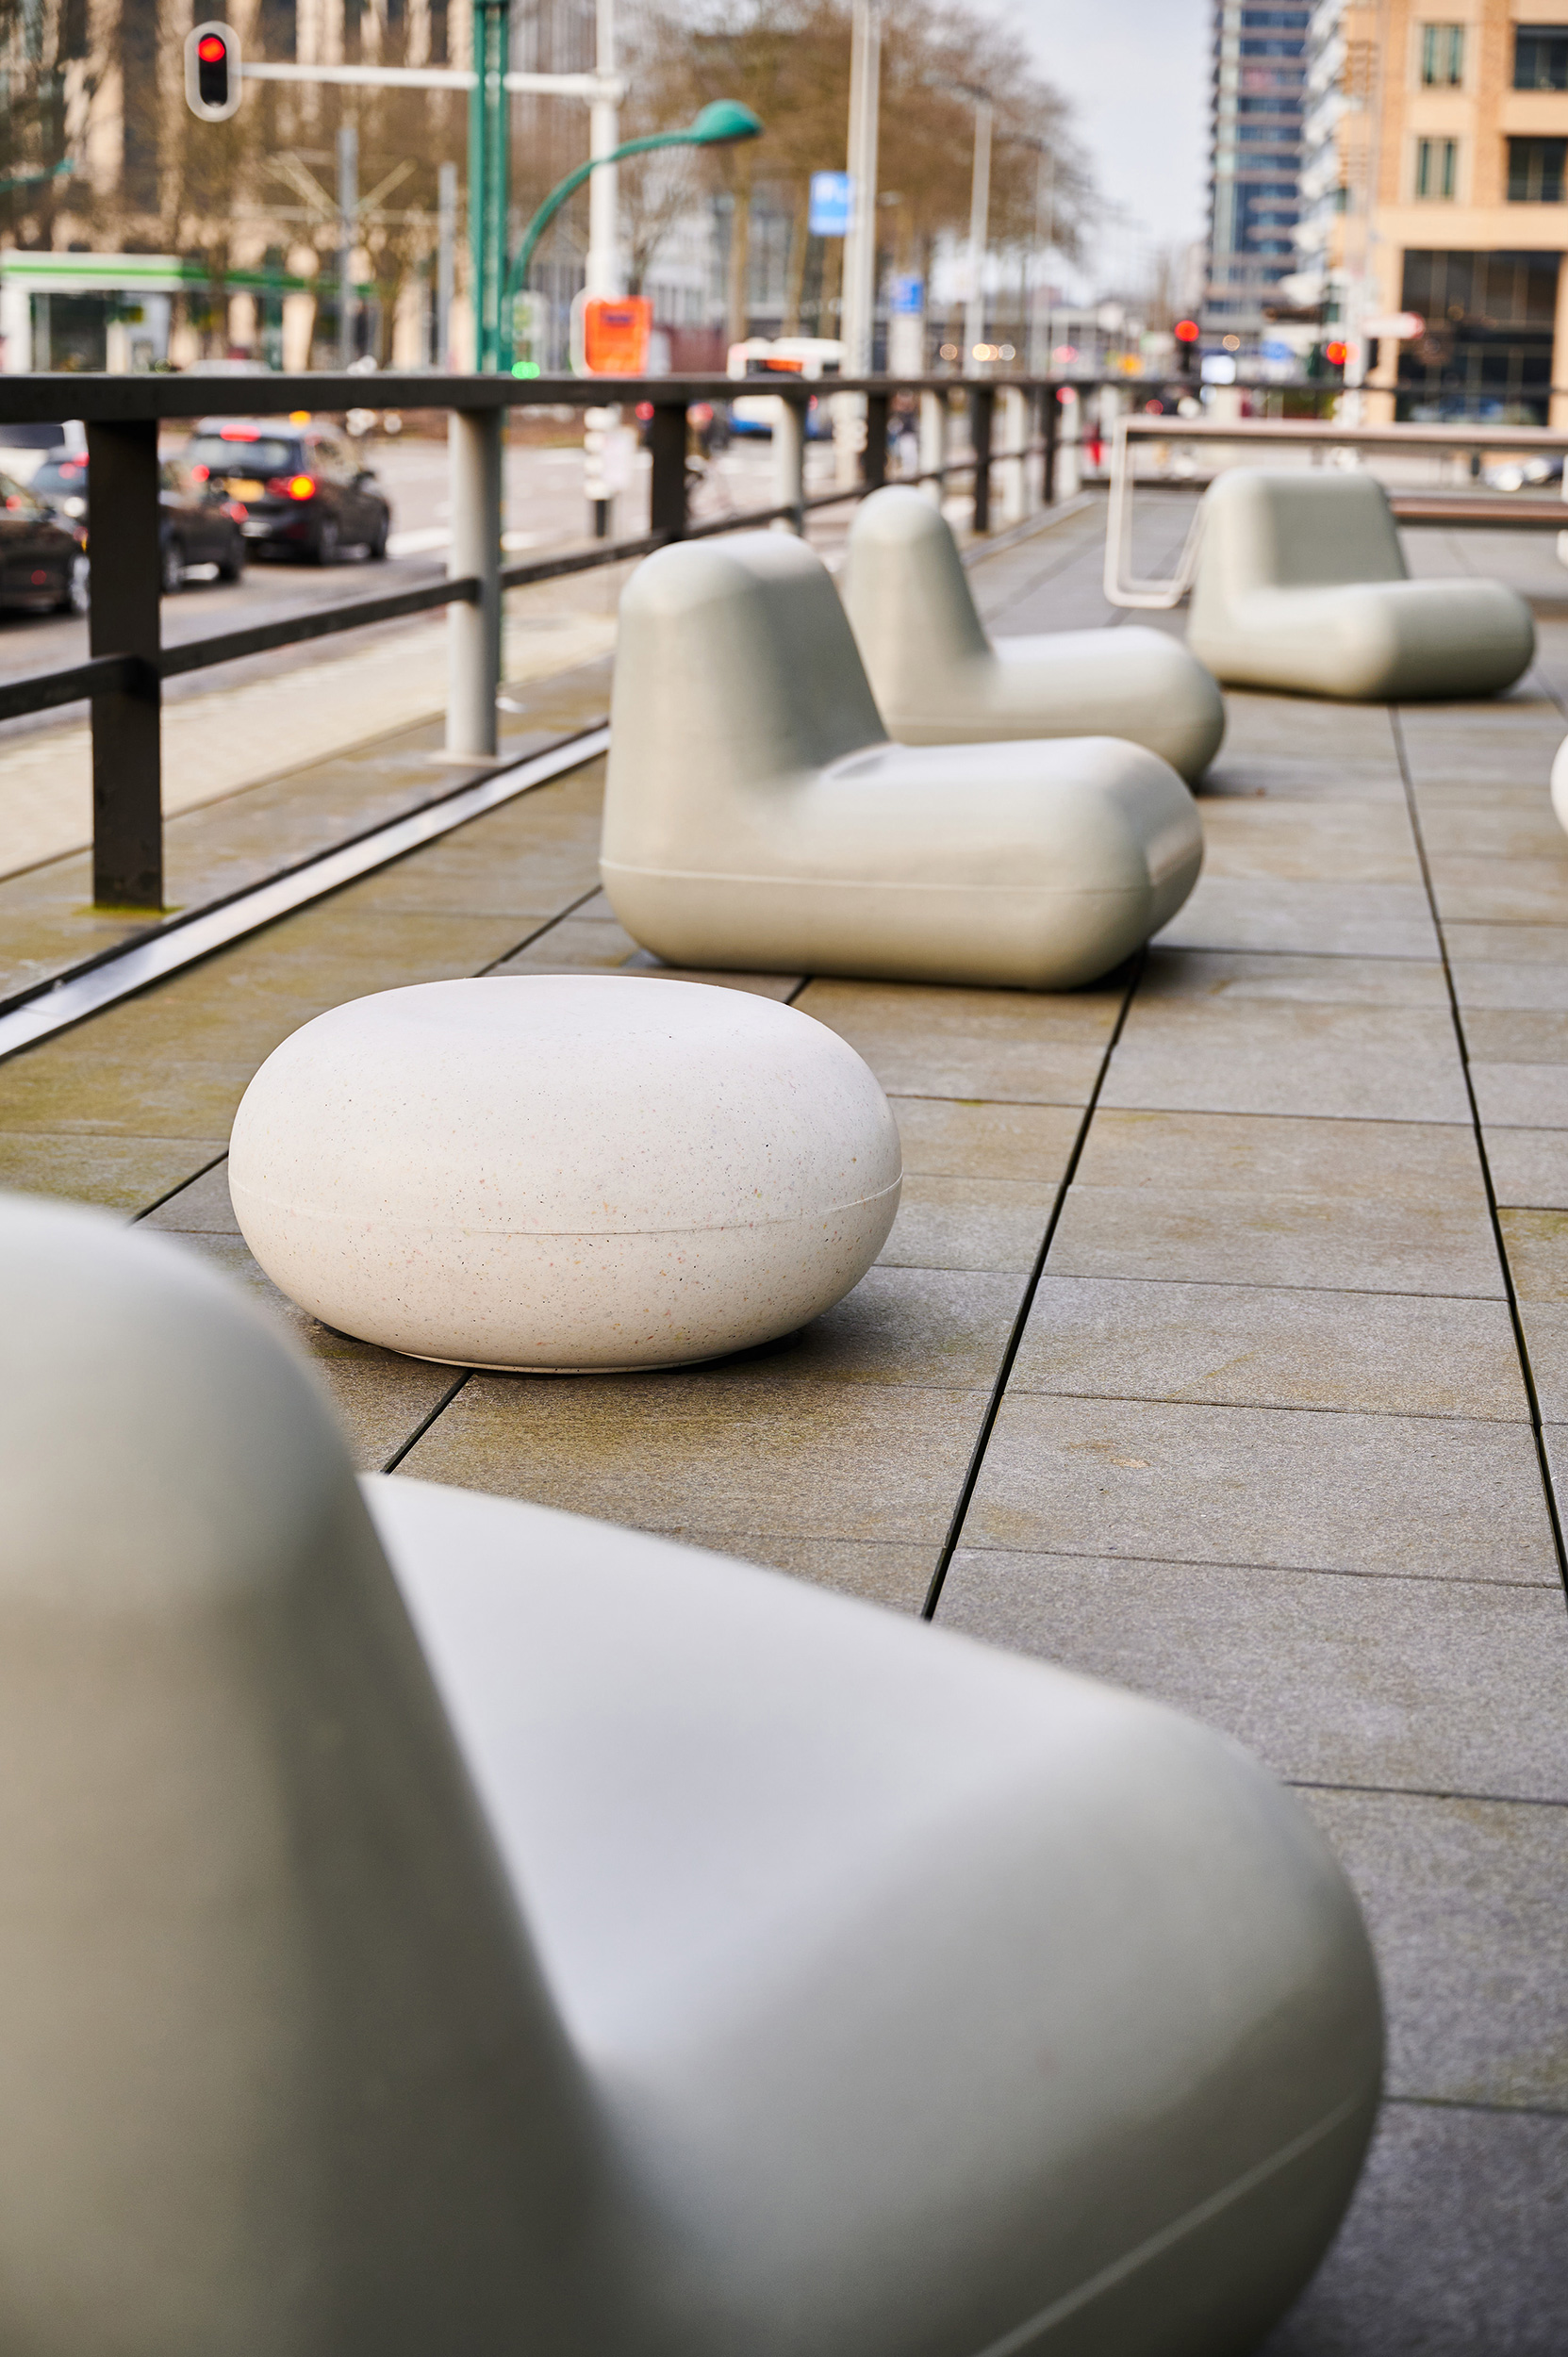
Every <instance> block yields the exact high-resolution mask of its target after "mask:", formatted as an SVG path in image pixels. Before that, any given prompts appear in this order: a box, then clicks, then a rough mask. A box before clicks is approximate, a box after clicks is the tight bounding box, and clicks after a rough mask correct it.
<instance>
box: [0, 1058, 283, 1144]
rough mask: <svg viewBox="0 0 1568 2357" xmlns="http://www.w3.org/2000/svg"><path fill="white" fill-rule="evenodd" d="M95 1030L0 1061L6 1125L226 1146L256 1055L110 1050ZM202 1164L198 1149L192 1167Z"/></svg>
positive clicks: (1, 1123) (2, 1126)
mask: <svg viewBox="0 0 1568 2357" xmlns="http://www.w3.org/2000/svg"><path fill="white" fill-rule="evenodd" d="M95 1033H96V1026H91V1027H87V1028H84V1029H83V1030H76V1031H69V1032H67V1033H66V1034H65V1036H64V1037H63V1038H62V1039H58V1040H46V1041H44V1042H43V1043H42V1044H41V1046H39V1047H32V1048H28V1049H27V1050H26V1051H25V1053H24V1054H22V1055H20V1056H12V1057H11V1058H10V1059H9V1060H8V1062H7V1063H3V1064H0V1131H9V1132H11V1133H12V1134H13V1135H14V1134H15V1133H16V1132H18V1131H21V1132H26V1131H43V1132H45V1133H48V1134H51V1135H53V1136H56V1137H73V1136H74V1137H109V1138H118V1139H123V1140H127V1141H128V1140H131V1139H141V1140H146V1139H149V1138H152V1139H162V1140H173V1139H181V1140H185V1141H187V1142H190V1143H192V1144H194V1143H195V1142H196V1141H198V1140H199V1141H200V1142H201V1143H202V1145H203V1146H210V1142H211V1140H212V1139H214V1138H217V1139H218V1140H219V1141H220V1142H221V1145H222V1146H226V1145H227V1143H228V1134H229V1130H230V1129H231V1128H232V1127H233V1124H234V1115H235V1112H236V1109H237V1107H238V1106H239V1099H240V1098H241V1096H243V1095H244V1094H245V1091H246V1089H247V1088H248V1087H249V1086H250V1083H251V1080H252V1077H253V1075H254V1073H255V1071H256V1062H255V1061H254V1060H252V1059H249V1058H247V1059H245V1060H243V1061H240V1062H213V1063H207V1062H198V1061H196V1060H193V1059H191V1060H188V1059H184V1058H175V1057H157V1058H145V1057H142V1056H140V1055H137V1054H135V1053H126V1054H125V1055H124V1056H123V1057H111V1056H108V1055H107V1054H104V1053H101V1052H99V1051H98V1050H97V1049H95V1048H94V1047H93V1045H92V1042H93V1039H94V1036H95ZM200 1160H203V1161H205V1160H206V1154H205V1153H204V1154H203V1155H202V1156H201V1157H200ZM197 1163H198V1158H197V1157H196V1156H195V1155H192V1157H191V1160H190V1163H189V1164H188V1165H187V1167H190V1168H195V1167H196V1166H197Z"/></svg>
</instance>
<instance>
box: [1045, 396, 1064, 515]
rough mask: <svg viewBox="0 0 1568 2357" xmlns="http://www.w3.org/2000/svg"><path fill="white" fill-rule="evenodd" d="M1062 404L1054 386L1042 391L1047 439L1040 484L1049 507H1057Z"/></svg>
mask: <svg viewBox="0 0 1568 2357" xmlns="http://www.w3.org/2000/svg"><path fill="white" fill-rule="evenodd" d="M1061 420H1062V404H1061V402H1060V401H1059V400H1058V399H1057V395H1056V387H1055V386H1054V385H1046V386H1043V387H1041V390H1040V426H1041V431H1042V434H1043V436H1044V438H1045V445H1046V451H1045V466H1044V472H1043V474H1042V476H1041V482H1040V497H1041V499H1042V501H1043V502H1044V503H1045V504H1046V506H1047V507H1054V506H1055V505H1056V447H1057V442H1058V440H1059V438H1060V435H1061Z"/></svg>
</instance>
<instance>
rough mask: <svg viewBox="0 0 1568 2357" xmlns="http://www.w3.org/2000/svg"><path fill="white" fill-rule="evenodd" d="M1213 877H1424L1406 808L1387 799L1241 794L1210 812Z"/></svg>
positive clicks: (1206, 864)
mask: <svg viewBox="0 0 1568 2357" xmlns="http://www.w3.org/2000/svg"><path fill="white" fill-rule="evenodd" d="M1203 872H1204V874H1205V875H1206V876H1210V877H1228V878H1233V879H1244V878H1248V879H1250V878H1257V879H1264V878H1268V879H1274V880H1276V881H1280V882H1284V881H1294V882H1345V883H1394V884H1412V885H1415V886H1417V887H1419V886H1420V883H1421V863H1420V861H1419V859H1418V858H1417V856H1416V850H1415V840H1414V837H1413V836H1412V834H1411V823H1410V818H1409V816H1408V814H1407V813H1406V812H1405V811H1404V810H1403V809H1402V808H1396V807H1395V806H1394V805H1393V804H1391V803H1384V802H1324V801H1303V802H1300V803H1293V802H1290V801H1287V800H1284V799H1279V798H1278V797H1275V798H1265V799H1262V800H1257V799H1242V798H1240V797H1237V798H1234V799H1229V800H1224V801H1220V802H1218V803H1216V804H1215V806H1214V808H1213V809H1212V810H1207V811H1205V813H1204V818H1203Z"/></svg>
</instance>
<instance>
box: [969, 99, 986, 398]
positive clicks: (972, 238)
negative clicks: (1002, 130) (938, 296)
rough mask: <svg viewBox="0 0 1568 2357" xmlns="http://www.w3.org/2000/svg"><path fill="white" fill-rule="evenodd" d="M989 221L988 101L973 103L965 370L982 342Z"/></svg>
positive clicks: (972, 360)
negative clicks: (972, 173)
mask: <svg viewBox="0 0 1568 2357" xmlns="http://www.w3.org/2000/svg"><path fill="white" fill-rule="evenodd" d="M990 222H991V101H990V100H989V99H988V98H977V99H976V100H975V170H974V178H973V180H972V181H971V182H970V186H969V300H968V302H967V303H966V305H965V306H964V359H963V364H962V365H963V366H964V368H965V369H966V370H967V369H972V368H973V367H974V366H975V346H976V344H980V343H983V342H984V341H985V241H986V237H987V234H988V231H989V228H990Z"/></svg>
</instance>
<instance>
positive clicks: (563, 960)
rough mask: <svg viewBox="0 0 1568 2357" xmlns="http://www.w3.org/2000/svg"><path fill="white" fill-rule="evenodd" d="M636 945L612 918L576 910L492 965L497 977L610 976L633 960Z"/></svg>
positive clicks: (629, 935)
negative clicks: (510, 975)
mask: <svg viewBox="0 0 1568 2357" xmlns="http://www.w3.org/2000/svg"><path fill="white" fill-rule="evenodd" d="M636 954H637V945H636V943H635V941H634V940H633V939H632V936H631V934H630V933H629V932H626V931H623V929H622V928H621V927H620V926H619V925H618V924H617V923H616V920H615V918H614V917H613V916H601V917H591V916H588V915H586V914H585V913H584V912H583V911H581V910H579V911H577V912H576V913H575V914H574V915H570V916H563V917H562V918H561V920H560V922H559V923H558V924H554V925H552V926H551V927H550V928H549V929H548V931H542V932H539V933H536V935H535V936H534V937H533V938H532V939H531V940H529V941H528V942H526V943H525V944H524V945H523V947H522V948H519V949H516V950H514V951H513V953H512V955H511V956H510V957H505V958H503V959H502V960H501V962H500V963H499V964H497V965H496V967H495V968H494V971H495V972H496V973H497V974H612V973H615V972H616V971H618V970H619V968H620V967H621V966H623V965H624V964H626V961H627V959H628V958H632V957H635V956H636Z"/></svg>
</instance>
